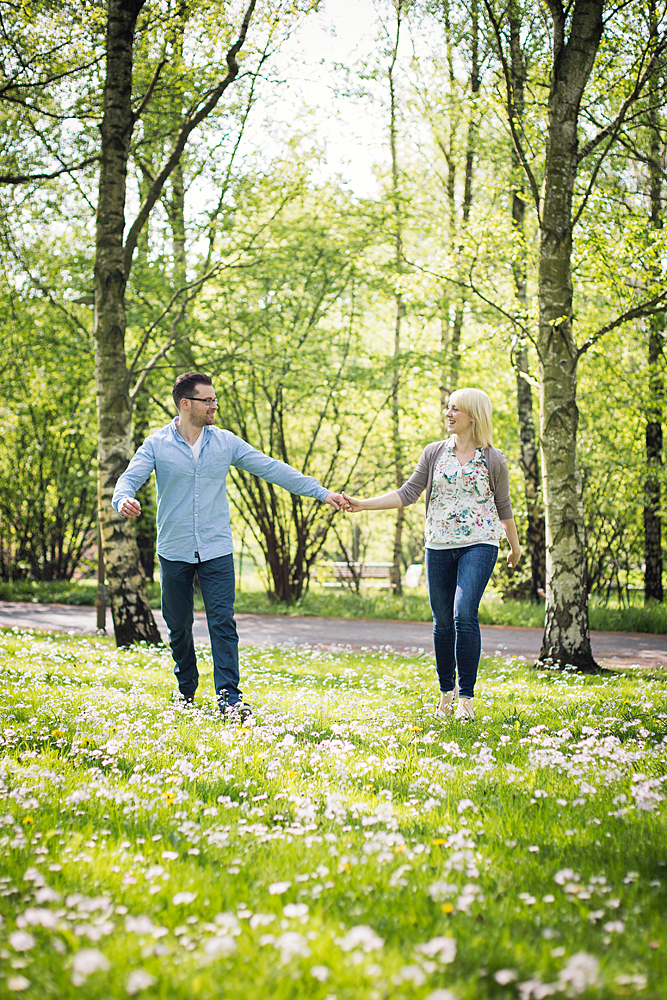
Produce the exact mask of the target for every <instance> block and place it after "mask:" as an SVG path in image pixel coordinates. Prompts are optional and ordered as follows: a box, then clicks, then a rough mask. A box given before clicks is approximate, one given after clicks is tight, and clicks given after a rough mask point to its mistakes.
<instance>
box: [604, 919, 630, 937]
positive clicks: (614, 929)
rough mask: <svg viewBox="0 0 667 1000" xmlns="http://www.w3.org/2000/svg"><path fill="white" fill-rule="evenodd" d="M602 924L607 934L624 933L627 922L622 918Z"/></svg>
mask: <svg viewBox="0 0 667 1000" xmlns="http://www.w3.org/2000/svg"><path fill="white" fill-rule="evenodd" d="M602 926H603V928H604V930H606V932H607V934H622V933H623V931H624V930H625V924H624V923H623V921H622V920H609V921H607V923H606V924H603V925H602Z"/></svg>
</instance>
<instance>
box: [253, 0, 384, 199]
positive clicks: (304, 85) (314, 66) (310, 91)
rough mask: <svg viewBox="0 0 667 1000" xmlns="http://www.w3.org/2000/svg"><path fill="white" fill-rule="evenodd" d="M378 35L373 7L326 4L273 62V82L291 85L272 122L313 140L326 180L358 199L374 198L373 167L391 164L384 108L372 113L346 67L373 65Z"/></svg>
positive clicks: (355, 1)
mask: <svg viewBox="0 0 667 1000" xmlns="http://www.w3.org/2000/svg"><path fill="white" fill-rule="evenodd" d="M386 6H387V8H389V5H388V4H387V5H386ZM383 13H384V11H383ZM380 31H381V22H380V20H379V16H378V9H377V7H376V4H375V3H374V2H373V0H325V2H324V3H323V5H322V9H321V10H320V12H318V13H317V14H311V15H309V16H308V17H306V18H303V19H302V21H301V24H300V26H299V28H298V29H297V30H296V31H295V32H294V33H293V34H292V36H291V37H290V39H289V40H288V41H287V42H286V43H285V44H284V45H283V47H282V48H281V50H280V52H279V53H278V55H277V56H276V57H275V58H274V61H273V63H272V69H273V71H274V73H275V74H276V76H278V77H279V78H282V79H285V80H286V81H287V83H286V84H283V85H282V86H281V87H279V100H278V103H276V104H274V106H273V108H272V117H273V116H274V115H276V114H277V115H278V118H279V120H281V121H282V122H283V123H284V124H285V126H287V127H288V128H290V129H292V130H293V129H297V130H298V131H299V132H302V131H303V132H305V133H306V134H308V133H310V134H311V135H312V137H313V139H314V141H315V142H316V143H317V144H318V145H323V146H324V148H325V160H326V166H325V167H324V169H323V173H324V175H325V176H327V175H328V176H334V175H336V174H340V175H341V176H342V178H343V180H344V181H346V182H347V183H349V184H350V185H351V187H352V188H353V190H354V191H355V193H356V194H358V195H360V196H364V195H372V194H376V193H377V183H376V180H375V176H374V173H373V164H374V163H377V162H381V161H383V160H385V158H386V148H383V147H386V138H387V137H386V122H385V121H383V115H382V113H381V112H380V109H379V108H377V109H376V113H375V114H374V113H373V108H372V101H371V99H370V98H369V96H367V95H366V96H363V95H360V94H359V93H358V91H359V88H360V80H359V77H358V75H357V73H356V72H354V71H352V72H349V73H346V72H345V68H347V69H349V70H353V68H354V67H355V66H357V67H358V65H359V63H360V62H362V61H364V60H369V59H370V60H372V59H373V58H374V53H375V51H376V49H377V44H378V42H377V39H378V35H379V32H380ZM337 64H338V65H337ZM361 85H362V86H363V84H361ZM353 90H356V91H357V93H356V94H355V93H353V92H352V91H353ZM274 120H275V118H274Z"/></svg>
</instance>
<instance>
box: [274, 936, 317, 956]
mask: <svg viewBox="0 0 667 1000" xmlns="http://www.w3.org/2000/svg"><path fill="white" fill-rule="evenodd" d="M274 947H275V948H277V949H279V950H280V957H281V959H282V961H283V962H289V960H290V958H294V957H295V956H296V955H304V956H308V955H310V948H309V947H308V943H307V941H306V939H305V937H304V936H303V934H299V933H298V932H297V931H285V933H284V934H281V935H280V937H277V938H276V940H275V942H274Z"/></svg>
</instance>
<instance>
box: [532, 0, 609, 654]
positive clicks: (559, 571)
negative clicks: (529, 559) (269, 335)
mask: <svg viewBox="0 0 667 1000" xmlns="http://www.w3.org/2000/svg"><path fill="white" fill-rule="evenodd" d="M602 8H603V2H602V0H576V2H575V4H574V10H573V13H572V23H571V28H570V37H569V40H568V42H567V44H566V43H565V40H564V32H565V20H566V14H565V12H564V10H563V9H562V7H561V6H560V4H553V5H551V6H550V10H551V14H552V20H553V25H554V61H553V69H552V79H551V89H550V94H549V109H548V126H547V136H546V157H545V167H544V182H543V191H544V194H543V199H542V218H541V224H540V245H539V269H538V282H539V333H538V355H539V358H540V383H541V393H540V423H541V426H540V431H541V447H542V468H543V470H544V487H545V496H544V502H545V509H546V547H547V557H546V568H547V586H546V592H547V609H546V624H545V630H544V639H543V643H542V650H541V653H540V659H541V660H543V661H550V662H553V663H556V664H558V665H560V666H561V667H565V666H567V665H571V666H574V667H577V668H578V669H581V670H596V669H598V667H597V664H596V662H595V660H594V659H593V653H592V651H591V641H590V633H589V625H588V595H587V586H586V551H585V539H584V517H583V504H582V482H581V474H580V472H579V466H578V463H577V422H578V408H577V348H576V344H575V342H574V337H573V332H572V269H571V255H572V199H573V193H574V185H575V181H576V175H577V124H578V116H579V105H580V102H581V98H582V95H583V91H584V87H585V86H586V83H587V81H588V78H589V76H590V73H591V70H592V68H593V64H594V62H595V58H596V55H597V51H598V47H599V44H600V39H601V37H602V30H603V22H602Z"/></svg>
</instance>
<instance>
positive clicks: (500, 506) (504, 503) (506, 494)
mask: <svg viewBox="0 0 667 1000" xmlns="http://www.w3.org/2000/svg"><path fill="white" fill-rule="evenodd" d="M493 495H494V499H495V501H496V510H497V511H498V517H499V518H500V520H501V521H509V519H510V518H511V517H514V514H513V512H512V503H511V501H510V471H509V467H508V465H507V461H506V459H505V458H504V457H503V459H502V461H501V462H500V463H499V466H498V472H497V474H496V485H495V490H494V492H493Z"/></svg>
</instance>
